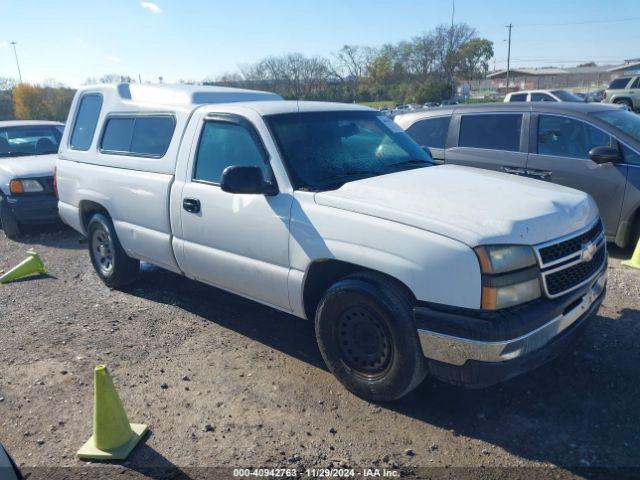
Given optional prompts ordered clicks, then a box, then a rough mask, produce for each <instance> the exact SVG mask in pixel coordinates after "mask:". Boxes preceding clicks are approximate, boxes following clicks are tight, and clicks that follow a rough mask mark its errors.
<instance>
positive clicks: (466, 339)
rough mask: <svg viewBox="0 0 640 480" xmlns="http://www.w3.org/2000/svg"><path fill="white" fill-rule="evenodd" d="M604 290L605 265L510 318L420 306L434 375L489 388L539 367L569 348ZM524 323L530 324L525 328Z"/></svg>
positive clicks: (423, 338) (418, 315)
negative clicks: (556, 295) (578, 283)
mask: <svg viewBox="0 0 640 480" xmlns="http://www.w3.org/2000/svg"><path fill="white" fill-rule="evenodd" d="M605 292H606V265H605V267H604V268H603V270H602V271H601V272H600V273H599V275H598V276H596V278H595V279H594V280H592V281H591V282H590V283H589V284H588V285H587V286H585V287H583V288H581V289H580V290H578V291H575V292H572V293H571V294H567V295H565V296H564V297H563V298H561V299H557V300H554V301H549V300H542V301H540V303H539V304H538V306H537V308H533V307H532V308H531V309H530V311H529V312H527V311H526V310H522V311H521V314H520V315H517V314H516V315H511V316H507V317H506V319H505V317H500V318H497V319H496V318H494V319H488V320H487V319H479V318H478V317H476V316H471V315H470V316H468V317H465V316H464V315H460V314H455V315H452V314H451V313H443V312H438V311H437V310H433V309H429V308H427V307H416V309H415V313H414V315H415V319H416V324H417V325H418V336H419V339H420V345H421V346H422V351H423V353H424V355H425V357H426V358H427V360H428V366H429V370H430V373H431V374H432V375H434V376H435V377H438V378H440V379H442V380H445V381H448V382H450V383H454V384H459V385H467V386H471V387H484V386H488V385H491V384H494V383H498V382H501V381H504V380H507V379H509V378H511V377H514V376H516V375H519V374H521V373H524V372H525V371H528V370H532V369H534V368H537V367H538V366H540V365H542V364H543V363H546V362H547V361H549V360H551V359H553V358H555V357H556V356H557V355H558V354H560V353H561V352H562V351H563V350H564V348H565V347H566V345H567V344H568V343H569V341H570V339H571V338H572V337H575V336H576V335H575V333H576V332H578V331H579V330H581V327H582V326H584V324H586V323H587V321H588V320H589V319H590V318H591V317H592V316H593V314H594V313H595V312H596V311H597V310H598V308H599V307H600V304H601V303H602V300H603V299H604V295H605ZM443 316H444V317H445V318H444V320H445V321H443V319H442V318H441V317H443ZM519 317H522V318H519ZM465 318H466V320H467V322H466V323H467V324H466V325H465ZM447 319H448V320H450V321H449V322H446V320H447ZM452 324H453V325H454V326H453V327H451V325H452ZM428 325H435V326H438V325H440V326H443V325H448V328H447V331H446V333H445V332H443V331H442V330H443V328H439V329H438V330H434V329H431V330H428V329H425V328H421V327H424V326H428ZM456 325H457V327H456ZM492 326H493V328H492ZM523 327H528V328H527V330H526V331H522V328H523ZM456 330H457V331H458V332H460V333H458V334H457V332H456ZM514 333H515V335H513V334H514Z"/></svg>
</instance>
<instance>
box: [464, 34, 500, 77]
mask: <svg viewBox="0 0 640 480" xmlns="http://www.w3.org/2000/svg"><path fill="white" fill-rule="evenodd" d="M492 57H493V42H492V41H490V40H487V39H486V38H474V39H472V40H469V41H468V42H466V43H464V44H463V45H461V46H460V49H459V50H458V62H459V72H460V74H461V75H462V76H463V78H464V79H466V80H475V79H477V78H482V77H484V76H485V75H486V74H487V71H488V70H489V60H491V58H492Z"/></svg>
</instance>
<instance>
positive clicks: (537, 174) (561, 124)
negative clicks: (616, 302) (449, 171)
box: [395, 102, 640, 247]
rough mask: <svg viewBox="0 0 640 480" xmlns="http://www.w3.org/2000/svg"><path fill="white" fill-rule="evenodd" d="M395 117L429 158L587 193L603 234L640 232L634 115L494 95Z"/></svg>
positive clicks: (624, 241)
mask: <svg viewBox="0 0 640 480" xmlns="http://www.w3.org/2000/svg"><path fill="white" fill-rule="evenodd" d="M395 121H396V122H397V123H398V125H400V126H401V127H402V128H403V129H404V130H406V132H407V133H408V134H409V135H410V136H411V137H412V138H413V139H414V140H415V141H416V142H417V143H419V144H420V145H422V146H425V147H428V148H429V149H430V151H431V154H432V155H433V157H434V159H435V160H437V161H438V162H440V163H445V164H450V163H451V164H459V165H467V166H472V167H478V168H485V169H489V170H498V171H502V172H508V173H512V174H516V175H521V176H528V177H533V178H538V179H542V180H546V181H547V182H552V183H557V184H559V185H564V186H568V187H573V188H577V189H578V190H582V191H585V192H587V193H589V194H590V195H591V196H592V197H593V198H595V200H596V202H597V203H598V207H599V208H600V213H601V215H602V219H603V220H604V225H605V230H606V235H607V239H608V240H610V241H613V242H615V243H616V244H617V245H619V246H620V247H625V246H626V245H628V244H629V243H630V242H636V241H637V239H638V236H639V235H640V117H638V116H637V115H634V114H632V113H630V112H626V111H624V110H620V109H619V108H617V107H615V106H613V105H605V104H600V103H543V102H540V103H533V104H523V103H498V104H484V105H469V106H464V107H463V106H461V107H457V108H449V109H436V110H430V111H427V112H419V113H415V114H409V115H403V116H399V117H396V118H395Z"/></svg>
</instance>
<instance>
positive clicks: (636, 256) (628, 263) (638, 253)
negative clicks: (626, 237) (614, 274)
mask: <svg viewBox="0 0 640 480" xmlns="http://www.w3.org/2000/svg"><path fill="white" fill-rule="evenodd" d="M622 265H624V266H625V267H631V268H640V238H639V239H638V243H637V245H636V249H635V250H634V251H633V255H631V258H630V259H629V260H625V261H624V262H622Z"/></svg>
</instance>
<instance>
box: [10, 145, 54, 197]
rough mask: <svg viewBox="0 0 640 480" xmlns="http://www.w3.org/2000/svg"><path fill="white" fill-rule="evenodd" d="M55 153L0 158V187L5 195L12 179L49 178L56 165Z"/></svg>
mask: <svg viewBox="0 0 640 480" xmlns="http://www.w3.org/2000/svg"><path fill="white" fill-rule="evenodd" d="M57 158H58V154H57V153H52V154H51V155H32V156H28V157H9V158H0V187H1V188H2V191H3V192H4V193H5V194H6V193H8V191H9V182H10V181H11V180H12V179H14V178H33V177H50V176H52V175H53V168H54V167H55V165H56V159H57Z"/></svg>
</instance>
